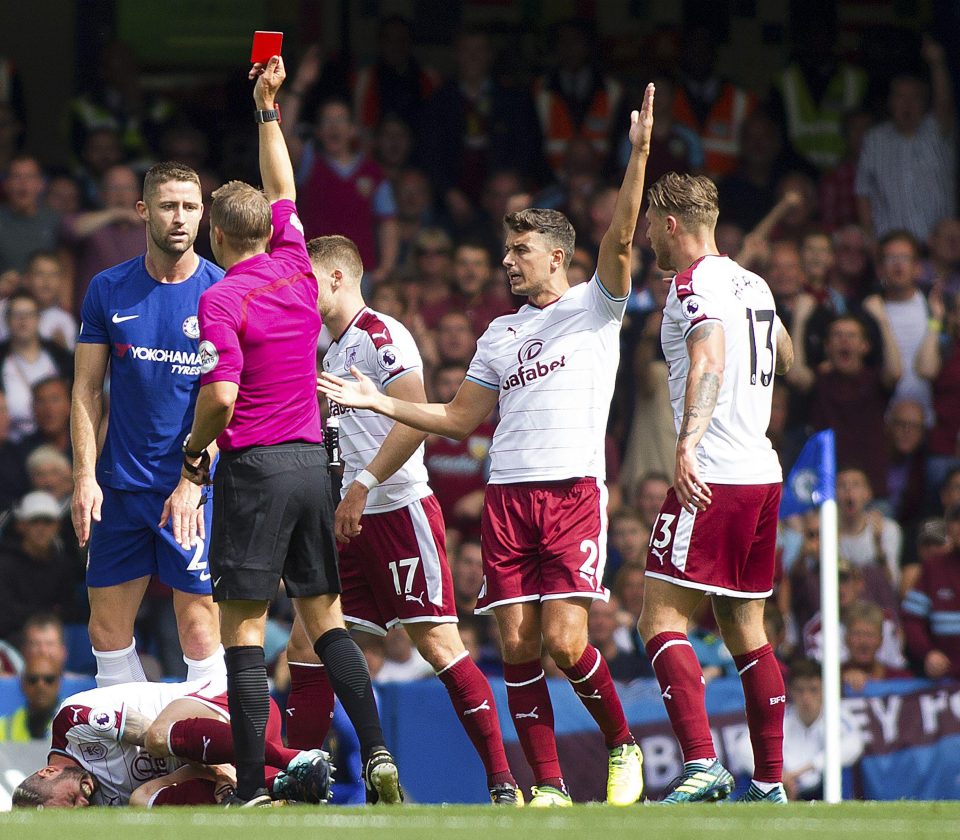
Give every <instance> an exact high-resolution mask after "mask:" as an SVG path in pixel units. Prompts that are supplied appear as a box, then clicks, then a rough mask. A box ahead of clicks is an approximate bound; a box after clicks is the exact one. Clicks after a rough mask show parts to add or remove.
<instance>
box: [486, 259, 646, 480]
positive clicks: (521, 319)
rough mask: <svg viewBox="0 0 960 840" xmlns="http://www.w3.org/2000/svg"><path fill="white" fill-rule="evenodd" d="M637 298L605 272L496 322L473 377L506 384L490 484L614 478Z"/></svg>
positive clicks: (500, 386)
mask: <svg viewBox="0 0 960 840" xmlns="http://www.w3.org/2000/svg"><path fill="white" fill-rule="evenodd" d="M626 305H627V298H615V297H613V296H612V295H611V294H610V293H609V292H608V291H607V290H606V289H605V288H604V287H603V285H602V284H601V283H600V281H599V280H598V278H597V276H596V275H594V276H593V279H592V280H590V282H588V283H581V284H580V285H577V286H573V287H572V288H571V289H570V290H569V291H567V292H566V293H565V294H564V295H563V296H562V297H560V298H558V299H557V300H555V301H554V302H553V303H550V304H548V305H547V306H545V307H543V308H542V309H541V308H539V307H537V306H534V305H533V304H530V303H528V304H526V305H524V306H521V307H520V309H519V310H518V311H517V312H514V313H511V314H509V315H503V316H501V317H499V318H495V319H494V320H493V321H491V322H490V326H489V327H487V330H486V332H484V334H483V335H482V336H480V340H479V341H478V342H477V352H476V355H475V356H474V357H473V361H471V362H470V368H469V370H468V371H467V379H468V380H470V381H471V382H475V383H477V384H478V385H482V386H483V387H485V388H490V389H492V390H495V391H497V392H498V393H499V397H500V422H499V423H498V424H497V430H496V432H494V435H493V444H492V446H491V447H490V459H491V470H490V483H491V484H517V483H520V482H527V481H534V482H538V481H559V480H562V479H567V478H583V477H588V476H589V477H595V478H599V479H601V480H602V479H603V478H605V477H606V462H605V458H604V436H605V434H606V430H607V417H608V415H609V413H610V399H611V398H612V397H613V386H614V382H615V380H616V376H617V366H618V364H619V362H620V323H621V321H622V320H623V313H624V310H625V309H626Z"/></svg>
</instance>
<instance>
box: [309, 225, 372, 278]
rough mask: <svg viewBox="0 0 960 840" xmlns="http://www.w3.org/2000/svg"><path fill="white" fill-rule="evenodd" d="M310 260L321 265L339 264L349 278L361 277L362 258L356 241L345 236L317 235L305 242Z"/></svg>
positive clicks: (333, 265)
mask: <svg viewBox="0 0 960 840" xmlns="http://www.w3.org/2000/svg"><path fill="white" fill-rule="evenodd" d="M307 254H309V256H310V262H312V263H319V264H320V265H323V266H329V267H331V268H332V267H335V266H340V267H342V268H343V269H344V271H345V272H346V273H347V274H348V275H349V276H350V279H352V280H356V281H357V282H359V281H360V278H361V277H363V259H362V258H361V257H360V250H359V249H358V248H357V245H356V243H355V242H354V241H353V240H352V239H349V238H348V237H346V236H339V235H334V236H317V237H314V238H313V239H311V240H310V241H309V242H308V243H307Z"/></svg>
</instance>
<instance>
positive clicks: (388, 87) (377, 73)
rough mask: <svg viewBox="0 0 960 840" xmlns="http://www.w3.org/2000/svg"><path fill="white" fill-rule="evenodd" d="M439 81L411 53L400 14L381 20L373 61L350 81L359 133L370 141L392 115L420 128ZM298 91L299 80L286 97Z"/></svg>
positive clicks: (409, 35)
mask: <svg viewBox="0 0 960 840" xmlns="http://www.w3.org/2000/svg"><path fill="white" fill-rule="evenodd" d="M438 82H439V77H438V76H437V73H436V71H434V70H432V69H431V68H429V67H424V66H423V65H421V64H420V62H419V61H417V58H416V56H415V55H414V54H413V31H412V27H411V23H410V21H409V20H408V19H407V18H404V17H401V16H400V15H390V16H387V17H384V18H381V20H380V28H379V31H378V33H377V54H376V56H375V59H374V61H373V62H372V63H371V64H368V65H366V66H365V67H361V68H360V69H359V70H358V71H357V73H356V75H355V77H354V79H353V111H354V113H355V114H356V115H357V122H358V123H359V126H360V128H361V130H362V131H363V132H364V133H365V134H366V136H367V137H368V138H369V137H371V136H372V135H373V133H374V131H376V130H377V129H378V127H381V126H382V125H383V124H384V122H385V121H386V120H387V119H389V118H390V117H391V116H392V115H395V116H396V117H399V118H400V120H402V122H403V123H404V124H405V125H406V126H419V125H421V121H422V114H423V105H424V102H425V101H426V100H427V98H428V97H429V96H430V94H431V93H432V92H433V91H434V89H435V88H436V86H437V84H438ZM299 92H300V87H299V78H298V79H295V80H294V83H293V85H292V87H291V89H290V91H289V92H288V94H287V96H288V97H289V96H291V95H294V96H296V95H297V94H298V93H299ZM408 130H409V129H408Z"/></svg>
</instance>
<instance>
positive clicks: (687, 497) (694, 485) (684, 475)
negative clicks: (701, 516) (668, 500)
mask: <svg viewBox="0 0 960 840" xmlns="http://www.w3.org/2000/svg"><path fill="white" fill-rule="evenodd" d="M673 492H674V493H676V494H677V501H678V502H679V503H680V506H681V507H682V508H683V509H684V510H685V511H687V512H688V513H696V512H697V511H698V510H706V509H707V505H709V504H710V502H711V496H713V491H712V490H711V489H710V487H709V486H708V485H707V483H706V482H705V481H701V480H700V476H699V475H698V473H697V456H696V455H695V454H694V453H692V452H691V453H687V452H680V451H678V452H677V465H676V470H675V474H674V477H673Z"/></svg>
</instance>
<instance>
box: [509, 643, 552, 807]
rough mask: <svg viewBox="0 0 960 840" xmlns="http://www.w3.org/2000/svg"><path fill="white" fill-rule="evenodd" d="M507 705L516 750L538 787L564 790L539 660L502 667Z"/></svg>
mask: <svg viewBox="0 0 960 840" xmlns="http://www.w3.org/2000/svg"><path fill="white" fill-rule="evenodd" d="M503 682H504V684H505V685H506V687H507V702H508V705H509V706H510V715H511V717H512V718H513V725H514V727H515V728H516V730H517V737H518V738H519V739H520V746H521V747H522V748H523V754H524V755H525V756H526V758H527V763H528V764H529V765H530V769H531V770H533V778H534V779H535V780H536V782H537V784H538V785H550V786H551V787H556V788H560V789H561V790H566V788H565V787H564V785H563V776H562V774H561V772H560V760H559V759H558V758H557V739H556V736H555V735H554V732H553V704H552V703H551V702H550V692H549V691H548V690H547V681H546V677H545V675H544V673H543V666H542V665H541V664H540V660H539V659H534V660H533V661H531V662H522V663H520V664H517V665H513V664H511V663H509V662H505V663H504V664H503Z"/></svg>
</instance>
